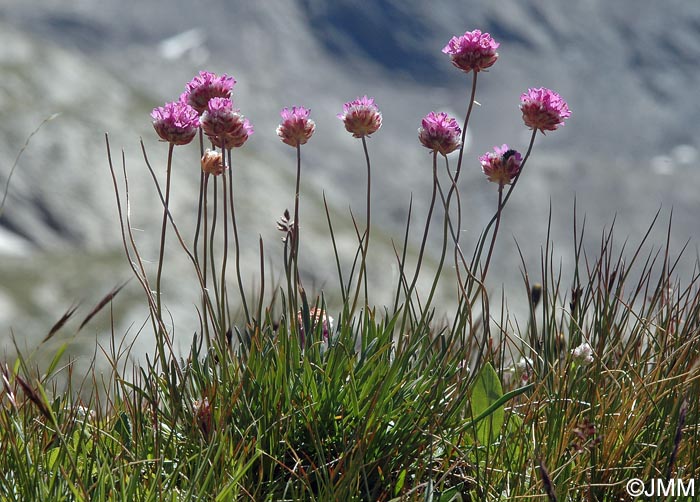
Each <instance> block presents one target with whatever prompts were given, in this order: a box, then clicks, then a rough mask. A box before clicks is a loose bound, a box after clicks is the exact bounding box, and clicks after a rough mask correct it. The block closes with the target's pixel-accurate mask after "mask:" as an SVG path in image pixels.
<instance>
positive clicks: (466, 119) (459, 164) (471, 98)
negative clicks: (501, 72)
mask: <svg viewBox="0 0 700 502" xmlns="http://www.w3.org/2000/svg"><path fill="white" fill-rule="evenodd" d="M472 75H473V77H472V92H471V95H470V96H469V106H468V107H467V116H466V117H464V126H463V127H462V146H460V147H459V158H458V159H457V170H456V172H455V185H456V184H457V180H458V179H459V173H460V172H461V171H462V156H463V155H464V140H465V139H466V137H467V126H468V125H469V117H471V115H472V109H473V108H474V98H475V96H476V80H477V78H478V75H479V72H477V71H473V72H472ZM448 198H449V197H448Z"/></svg>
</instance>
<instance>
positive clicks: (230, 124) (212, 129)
mask: <svg viewBox="0 0 700 502" xmlns="http://www.w3.org/2000/svg"><path fill="white" fill-rule="evenodd" d="M201 123H202V130H203V131H204V134H206V135H207V136H208V137H209V139H210V140H211V142H212V143H213V144H214V145H215V146H218V147H220V148H226V149H228V148H238V147H241V146H243V144H244V143H245V142H246V141H247V140H248V137H249V136H250V135H251V134H253V132H254V131H253V126H251V125H250V123H249V122H248V119H246V118H245V117H244V116H243V115H241V112H240V111H239V110H236V109H234V108H233V102H232V101H231V100H230V99H229V98H211V99H210V100H209V104H208V105H207V109H206V111H205V112H204V113H203V114H202V118H201Z"/></svg>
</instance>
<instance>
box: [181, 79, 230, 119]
mask: <svg viewBox="0 0 700 502" xmlns="http://www.w3.org/2000/svg"><path fill="white" fill-rule="evenodd" d="M235 83H236V79H235V78H233V77H229V76H228V75H226V74H225V73H224V74H223V75H221V76H220V77H217V76H216V74H215V73H211V72H208V71H200V72H199V76H197V77H194V78H193V79H192V80H190V82H189V83H188V84H187V92H186V93H185V94H183V97H186V99H187V103H189V104H190V106H192V108H194V109H195V110H197V112H198V113H200V114H202V113H204V111H205V110H206V109H207V104H208V103H209V100H210V99H211V98H230V97H231V89H233V86H234V84H235Z"/></svg>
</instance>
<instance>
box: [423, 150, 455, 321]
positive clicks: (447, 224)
mask: <svg viewBox="0 0 700 502" xmlns="http://www.w3.org/2000/svg"><path fill="white" fill-rule="evenodd" d="M445 165H446V167H447V172H448V173H449V172H450V166H449V162H448V160H447V157H445ZM434 176H435V184H436V185H437V188H438V191H439V192H440V198H441V200H442V203H443V205H444V207H445V218H444V222H443V235H442V251H441V253H440V262H439V263H438V267H437V271H436V272H435V278H434V279H433V285H432V287H431V288H430V294H429V295H428V299H427V300H426V302H425V306H424V307H423V314H422V316H421V324H422V323H423V322H425V319H426V318H427V316H428V312H429V310H430V304H431V303H432V300H433V296H434V295H435V291H436V289H437V285H438V282H439V281H440V273H441V272H442V267H443V265H444V263H445V255H446V253H447V233H448V228H449V227H450V225H451V222H450V213H449V210H448V208H449V204H450V200H449V197H450V196H451V195H452V188H453V187H454V184H453V185H452V186H451V187H450V192H449V195H448V196H447V198H445V194H444V193H443V191H442V187H441V186H440V182H439V181H438V178H437V171H436V173H435V175H434Z"/></svg>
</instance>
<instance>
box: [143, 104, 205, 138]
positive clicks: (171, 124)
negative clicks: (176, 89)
mask: <svg viewBox="0 0 700 502" xmlns="http://www.w3.org/2000/svg"><path fill="white" fill-rule="evenodd" d="M151 117H152V118H153V128H154V129H155V130H156V132H157V133H158V136H160V137H161V138H162V139H163V140H164V141H167V142H168V143H172V144H173V145H186V144H187V143H189V142H190V141H192V138H194V135H195V134H197V129H198V128H199V115H198V114H197V111H196V110H195V109H194V108H192V107H191V106H190V105H188V104H187V103H182V102H180V101H174V102H171V103H166V104H165V106H159V107H158V108H154V109H153V111H152V112H151Z"/></svg>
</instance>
